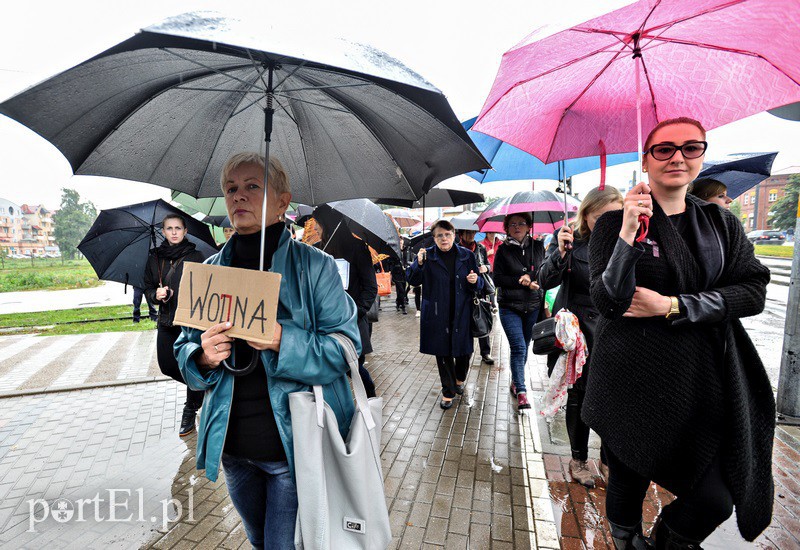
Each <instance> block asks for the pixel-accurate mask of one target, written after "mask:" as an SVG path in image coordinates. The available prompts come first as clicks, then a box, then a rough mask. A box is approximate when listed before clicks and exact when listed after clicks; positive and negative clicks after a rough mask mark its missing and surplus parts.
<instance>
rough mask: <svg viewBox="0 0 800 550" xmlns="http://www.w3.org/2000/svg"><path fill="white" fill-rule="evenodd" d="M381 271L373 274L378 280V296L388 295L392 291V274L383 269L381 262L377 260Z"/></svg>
mask: <svg viewBox="0 0 800 550" xmlns="http://www.w3.org/2000/svg"><path fill="white" fill-rule="evenodd" d="M378 265H380V266H381V272H380V273H376V274H375V279H377V281H378V296H389V295H390V294H391V293H392V274H391V273H387V272H385V271H384V270H383V262H378Z"/></svg>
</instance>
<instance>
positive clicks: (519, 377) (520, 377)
mask: <svg viewBox="0 0 800 550" xmlns="http://www.w3.org/2000/svg"><path fill="white" fill-rule="evenodd" d="M538 317H539V310H538V309H537V310H536V311H530V312H528V313H517V312H516V311H513V310H510V309H506V308H503V307H501V308H500V323H501V324H502V325H503V331H504V332H505V333H506V338H508V346H509V348H511V361H510V363H511V365H510V367H511V381H512V382H513V383H514V386H515V387H516V389H517V393H521V392H527V389H526V388H525V363H527V362H528V348H529V347H530V344H531V338H532V337H533V325H535V324H536V319H537V318H538Z"/></svg>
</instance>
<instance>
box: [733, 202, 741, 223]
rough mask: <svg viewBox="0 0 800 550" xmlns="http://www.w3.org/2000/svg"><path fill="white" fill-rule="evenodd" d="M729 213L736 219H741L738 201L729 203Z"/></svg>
mask: <svg viewBox="0 0 800 550" xmlns="http://www.w3.org/2000/svg"><path fill="white" fill-rule="evenodd" d="M731 214H733V215H734V216H736V219H737V220H739V221H741V219H742V205H741V204H739V201H733V202H732V203H731Z"/></svg>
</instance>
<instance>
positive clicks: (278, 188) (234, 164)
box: [219, 151, 292, 195]
mask: <svg viewBox="0 0 800 550" xmlns="http://www.w3.org/2000/svg"><path fill="white" fill-rule="evenodd" d="M243 164H255V165H257V166H259V167H260V168H261V169H262V170H263V169H264V155H262V154H260V153H256V152H254V151H246V152H244V153H236V154H235V155H233V156H232V157H231V158H229V159H228V160H227V161H226V162H225V165H224V166H223V167H222V174H221V175H220V179H219V185H220V187H221V188H222V189H223V190H224V189H225V182H226V181H228V176H230V174H231V172H233V171H234V170H236V169H237V168H238V167H239V166H242V165H243ZM267 185H269V186H270V187H272V190H273V191H275V193H277V194H278V195H280V194H282V193H291V192H292V190H291V188H290V187H289V176H288V175H287V174H286V171H285V170H284V169H283V165H282V164H281V161H279V160H278V159H276V158H275V157H269V179H268V180H267Z"/></svg>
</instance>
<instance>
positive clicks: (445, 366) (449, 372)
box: [436, 355, 470, 399]
mask: <svg viewBox="0 0 800 550" xmlns="http://www.w3.org/2000/svg"><path fill="white" fill-rule="evenodd" d="M469 358H470V356H469V355H462V356H460V357H446V356H442V355H437V356H436V366H437V367H439V378H441V380H442V395H443V396H444V397H447V398H448V399H449V398H451V397H455V396H456V381H457V380H459V381H461V382H464V381H465V380H466V379H467V372H468V371H469Z"/></svg>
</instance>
